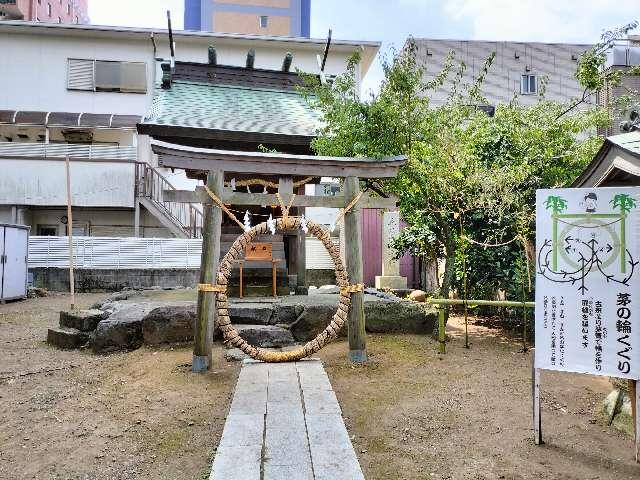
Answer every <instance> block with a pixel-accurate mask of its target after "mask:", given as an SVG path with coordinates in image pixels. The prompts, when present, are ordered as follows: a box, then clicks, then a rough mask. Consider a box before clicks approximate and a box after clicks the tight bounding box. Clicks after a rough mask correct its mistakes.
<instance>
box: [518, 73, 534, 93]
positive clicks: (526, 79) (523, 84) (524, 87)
mask: <svg viewBox="0 0 640 480" xmlns="http://www.w3.org/2000/svg"><path fill="white" fill-rule="evenodd" d="M520 93H521V94H522V95H535V94H536V93H538V76H537V75H522V80H521V81H520Z"/></svg>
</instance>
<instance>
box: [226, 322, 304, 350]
mask: <svg viewBox="0 0 640 480" xmlns="http://www.w3.org/2000/svg"><path fill="white" fill-rule="evenodd" d="M235 328H236V330H237V331H238V333H239V334H240V336H241V337H242V338H243V339H244V340H245V341H246V342H247V343H249V344H250V345H253V346H254V347H261V348H277V347H286V346H289V345H293V344H295V340H294V339H293V336H292V335H291V332H290V331H289V330H287V329H286V328H283V327H278V326H275V325H236V326H235Z"/></svg>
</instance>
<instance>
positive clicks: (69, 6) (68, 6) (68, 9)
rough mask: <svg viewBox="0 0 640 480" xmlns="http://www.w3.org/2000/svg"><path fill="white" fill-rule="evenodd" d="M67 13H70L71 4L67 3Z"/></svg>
mask: <svg viewBox="0 0 640 480" xmlns="http://www.w3.org/2000/svg"><path fill="white" fill-rule="evenodd" d="M67 15H71V4H70V3H67Z"/></svg>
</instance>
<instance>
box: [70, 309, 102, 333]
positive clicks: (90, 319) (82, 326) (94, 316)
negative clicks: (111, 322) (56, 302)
mask: <svg viewBox="0 0 640 480" xmlns="http://www.w3.org/2000/svg"><path fill="white" fill-rule="evenodd" d="M108 316H109V314H108V313H107V312H104V311H102V310H98V309H91V310H69V311H62V312H60V326H61V327H68V328H75V329H77V330H80V331H82V332H90V331H92V330H95V329H96V327H97V326H98V323H100V322H101V321H102V320H104V319H106V318H107V317H108Z"/></svg>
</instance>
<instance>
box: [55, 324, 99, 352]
mask: <svg viewBox="0 0 640 480" xmlns="http://www.w3.org/2000/svg"><path fill="white" fill-rule="evenodd" d="M89 339H90V336H89V334H88V333H87V332H82V331H80V330H78V329H76V328H68V327H60V328H50V329H49V331H48V332H47V343H48V344H49V345H53V346H54V347H58V348H63V349H73V348H80V347H82V346H84V345H86V344H87V342H88V341H89Z"/></svg>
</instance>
